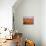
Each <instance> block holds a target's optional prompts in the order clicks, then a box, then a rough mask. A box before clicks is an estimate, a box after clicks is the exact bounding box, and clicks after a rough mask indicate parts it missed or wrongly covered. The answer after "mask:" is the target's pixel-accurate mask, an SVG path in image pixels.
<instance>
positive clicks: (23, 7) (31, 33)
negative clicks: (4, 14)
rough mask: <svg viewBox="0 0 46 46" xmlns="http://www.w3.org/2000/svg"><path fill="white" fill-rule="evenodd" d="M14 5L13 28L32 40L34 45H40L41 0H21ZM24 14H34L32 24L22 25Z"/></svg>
mask: <svg viewBox="0 0 46 46" xmlns="http://www.w3.org/2000/svg"><path fill="white" fill-rule="evenodd" d="M20 1H21V0H20ZM16 5H17V6H16ZM16 5H14V6H13V14H14V20H15V22H14V24H15V30H18V32H22V33H23V37H24V38H27V39H31V40H34V41H35V43H36V46H41V34H40V33H41V0H23V1H22V2H21V3H19V5H18V3H16ZM24 16H34V24H33V25H23V17H24Z"/></svg>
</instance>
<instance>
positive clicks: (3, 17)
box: [0, 0, 16, 29]
mask: <svg viewBox="0 0 46 46" xmlns="http://www.w3.org/2000/svg"><path fill="white" fill-rule="evenodd" d="M15 2H16V0H0V27H7V28H9V29H12V6H13V4H14V3H15Z"/></svg>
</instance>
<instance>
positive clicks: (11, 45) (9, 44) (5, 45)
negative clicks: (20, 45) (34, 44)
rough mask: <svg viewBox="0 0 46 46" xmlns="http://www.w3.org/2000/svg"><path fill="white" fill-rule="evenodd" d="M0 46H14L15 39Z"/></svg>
mask: <svg viewBox="0 0 46 46" xmlns="http://www.w3.org/2000/svg"><path fill="white" fill-rule="evenodd" d="M0 46H16V44H15V39H13V40H6V42H4V43H3V44H2V45H0Z"/></svg>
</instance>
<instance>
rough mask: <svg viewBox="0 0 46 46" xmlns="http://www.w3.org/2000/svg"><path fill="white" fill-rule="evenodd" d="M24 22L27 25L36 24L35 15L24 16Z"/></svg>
mask: <svg viewBox="0 0 46 46" xmlns="http://www.w3.org/2000/svg"><path fill="white" fill-rule="evenodd" d="M23 24H25V25H32V24H34V16H24V17H23Z"/></svg>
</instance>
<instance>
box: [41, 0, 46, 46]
mask: <svg viewBox="0 0 46 46" xmlns="http://www.w3.org/2000/svg"><path fill="white" fill-rule="evenodd" d="M41 38H42V39H41V40H42V46H46V0H42V1H41Z"/></svg>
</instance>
